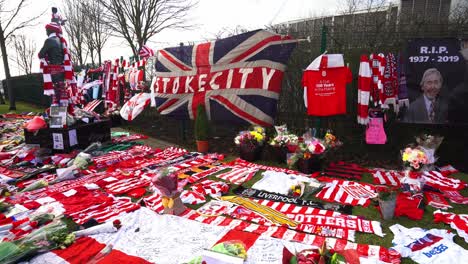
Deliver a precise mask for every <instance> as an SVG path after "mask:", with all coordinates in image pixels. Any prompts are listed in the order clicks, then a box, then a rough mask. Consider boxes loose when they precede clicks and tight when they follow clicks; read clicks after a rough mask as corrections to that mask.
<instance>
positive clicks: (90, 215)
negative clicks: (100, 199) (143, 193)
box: [67, 197, 140, 225]
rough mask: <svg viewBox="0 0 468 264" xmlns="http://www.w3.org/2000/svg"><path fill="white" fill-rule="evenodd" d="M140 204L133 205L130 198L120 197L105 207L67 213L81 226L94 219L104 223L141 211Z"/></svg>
mask: <svg viewBox="0 0 468 264" xmlns="http://www.w3.org/2000/svg"><path fill="white" fill-rule="evenodd" d="M139 208H140V206H139V205H138V204H135V203H132V201H131V199H130V198H127V197H119V198H115V199H113V200H112V202H111V203H106V204H105V205H103V206H97V207H95V208H94V207H89V208H87V209H85V210H81V211H77V212H73V213H70V214H69V213H67V214H69V216H71V217H72V219H73V221H74V222H75V223H77V224H79V225H82V224H84V223H86V222H87V221H89V220H91V219H94V220H95V221H96V222H98V223H104V222H105V221H106V220H107V219H110V218H111V217H114V216H117V215H119V214H121V213H128V212H132V211H135V210H137V209H139Z"/></svg>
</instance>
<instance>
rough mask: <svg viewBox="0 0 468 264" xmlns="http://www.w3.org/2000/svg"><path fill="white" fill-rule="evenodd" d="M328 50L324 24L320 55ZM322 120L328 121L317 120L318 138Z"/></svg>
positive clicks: (320, 132) (318, 118) (320, 134)
mask: <svg viewBox="0 0 468 264" xmlns="http://www.w3.org/2000/svg"><path fill="white" fill-rule="evenodd" d="M326 50H327V26H325V24H323V25H322V38H321V41H320V53H321V54H323V53H324V52H325V51H326ZM322 119H323V121H326V119H325V117H317V118H316V119H315V126H316V128H317V130H316V131H317V134H318V135H314V136H318V137H321V136H322V131H321V129H320V128H321V127H322V123H323V122H322ZM325 125H326V124H325Z"/></svg>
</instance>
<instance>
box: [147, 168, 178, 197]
mask: <svg viewBox="0 0 468 264" xmlns="http://www.w3.org/2000/svg"><path fill="white" fill-rule="evenodd" d="M152 182H153V185H154V187H155V188H156V189H158V190H159V192H160V193H161V194H162V195H163V196H166V197H172V196H174V195H175V194H176V193H177V192H178V189H177V174H176V173H173V171H171V170H170V169H168V168H164V169H161V170H160V171H159V172H158V173H157V174H156V176H154V177H153V180H152Z"/></svg>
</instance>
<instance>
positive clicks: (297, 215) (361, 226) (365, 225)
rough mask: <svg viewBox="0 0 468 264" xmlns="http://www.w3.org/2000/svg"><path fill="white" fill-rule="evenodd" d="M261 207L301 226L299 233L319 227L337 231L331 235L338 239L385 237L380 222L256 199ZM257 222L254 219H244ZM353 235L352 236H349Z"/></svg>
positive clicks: (267, 223)
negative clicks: (356, 234) (359, 235)
mask: <svg viewBox="0 0 468 264" xmlns="http://www.w3.org/2000/svg"><path fill="white" fill-rule="evenodd" d="M253 201H255V202H258V203H259V204H261V205H264V206H268V207H270V208H272V209H275V210H278V211H279V212H280V213H283V214H285V215H286V216H288V217H289V218H291V219H292V220H295V221H297V222H300V223H301V224H300V225H299V226H298V227H297V228H295V229H296V230H299V231H304V230H305V231H304V232H307V230H311V229H316V228H317V227H320V226H322V227H328V228H332V230H335V232H333V234H329V235H332V236H335V237H338V238H346V239H350V240H353V236H354V235H353V234H354V233H353V232H349V231H359V232H364V233H370V234H376V235H378V236H381V237H383V236H384V234H383V232H382V227H381V225H380V223H379V222H378V221H370V220H365V219H361V218H358V217H356V216H353V215H346V214H341V213H338V212H335V211H330V210H323V209H318V208H312V207H306V206H298V205H294V204H288V203H282V202H274V201H269V200H262V199H254V200H253ZM242 220H249V221H253V222H256V221H254V220H252V219H247V218H245V219H242ZM256 223H260V224H266V225H270V223H269V221H267V220H263V221H260V222H256ZM317 235H320V234H317ZM348 235H351V236H348Z"/></svg>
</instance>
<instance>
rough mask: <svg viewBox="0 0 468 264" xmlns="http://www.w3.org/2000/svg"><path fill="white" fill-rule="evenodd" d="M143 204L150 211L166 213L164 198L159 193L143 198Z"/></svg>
mask: <svg viewBox="0 0 468 264" xmlns="http://www.w3.org/2000/svg"><path fill="white" fill-rule="evenodd" d="M143 203H144V204H145V206H146V207H148V208H149V209H150V210H152V211H154V212H156V213H158V214H162V213H163V211H164V206H163V204H162V196H161V194H159V193H154V194H152V195H150V196H148V197H145V198H143Z"/></svg>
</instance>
